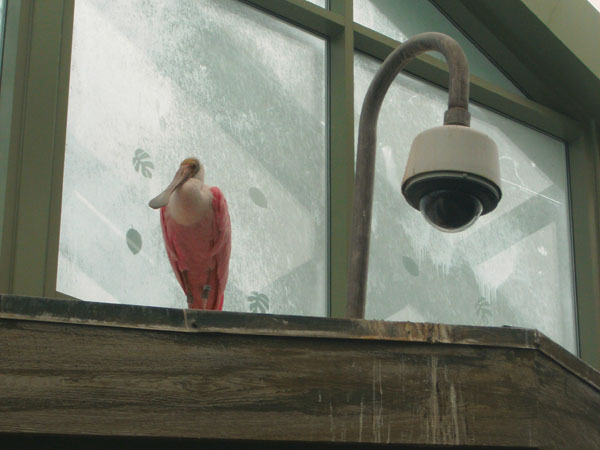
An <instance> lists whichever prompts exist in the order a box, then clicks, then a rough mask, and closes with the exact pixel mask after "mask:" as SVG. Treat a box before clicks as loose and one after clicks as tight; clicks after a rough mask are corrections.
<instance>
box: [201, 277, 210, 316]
mask: <svg viewBox="0 0 600 450" xmlns="http://www.w3.org/2000/svg"><path fill="white" fill-rule="evenodd" d="M209 283H210V270H209V271H208V277H207V279H206V284H205V285H204V287H203V288H202V309H206V306H207V305H206V304H207V302H208V296H209V294H210V284H209Z"/></svg>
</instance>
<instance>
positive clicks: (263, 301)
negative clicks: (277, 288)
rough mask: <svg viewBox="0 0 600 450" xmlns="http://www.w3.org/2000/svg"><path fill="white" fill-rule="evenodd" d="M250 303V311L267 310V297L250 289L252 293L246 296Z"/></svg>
mask: <svg viewBox="0 0 600 450" xmlns="http://www.w3.org/2000/svg"><path fill="white" fill-rule="evenodd" d="M248 302H249V303H250V311H251V312H253V313H263V314H264V313H266V312H267V311H268V310H269V298H268V297H267V296H266V295H265V294H261V293H259V292H256V291H252V295H249V296H248Z"/></svg>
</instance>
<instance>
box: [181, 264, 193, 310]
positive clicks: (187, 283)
mask: <svg viewBox="0 0 600 450" xmlns="http://www.w3.org/2000/svg"><path fill="white" fill-rule="evenodd" d="M182 274H183V284H184V286H185V292H186V295H187V304H188V309H191V308H192V303H193V302H194V297H193V296H192V286H190V280H189V278H188V271H187V270H184V271H183V272H182Z"/></svg>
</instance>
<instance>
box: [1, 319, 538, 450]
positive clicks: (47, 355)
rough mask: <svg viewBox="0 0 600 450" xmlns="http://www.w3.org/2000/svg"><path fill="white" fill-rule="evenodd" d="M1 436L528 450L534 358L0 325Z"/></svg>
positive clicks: (367, 344)
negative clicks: (512, 449)
mask: <svg viewBox="0 0 600 450" xmlns="http://www.w3.org/2000/svg"><path fill="white" fill-rule="evenodd" d="M0 345H1V347H2V349H3V358H2V360H1V361H0V388H1V389H0V414H1V416H2V420H0V432H13V433H14V432H19V433H59V434H75V435H78V434H92V435H123V436H132V435H133V436H136V435H138V436H163V437H168V436H171V437H175V436H176V437H188V438H208V439H267V440H306V441H315V442H324V441H343V442H371V443H378V442H389V443H414V444H463V445H464V444H471V445H521V446H529V445H531V444H532V437H531V434H530V430H531V429H533V426H534V421H535V417H536V410H535V407H536V402H535V394H534V389H533V388H534V382H535V372H534V358H533V357H534V353H533V352H529V351H527V350H523V349H502V350H495V351H493V352H490V351H489V350H488V349H485V348H468V347H454V346H442V345H435V344H432V345H423V344H411V343H393V342H378V341H356V340H343V339H341V340H330V339H310V338H287V337H264V336H239V335H221V334H190V333H173V332H160V331H149V330H133V329H123V328H102V327H94V326H78V325H68V324H57V323H43V322H26V321H15V320H12V321H11V320H2V321H0Z"/></svg>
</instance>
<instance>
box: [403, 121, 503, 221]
mask: <svg viewBox="0 0 600 450" xmlns="http://www.w3.org/2000/svg"><path fill="white" fill-rule="evenodd" d="M402 193H403V194H404V197H405V198H406V200H407V201H408V203H409V204H410V205H411V206H412V207H413V208H415V209H418V210H420V211H421V213H422V214H423V215H424V216H425V218H426V219H427V221H428V222H429V223H431V224H432V225H433V226H434V227H436V228H438V229H440V230H442V231H446V232H456V231H461V230H464V229H465V228H468V227H469V226H471V225H472V224H473V223H474V222H475V221H476V220H477V218H478V217H479V216H480V215H483V214H487V213H488V212H490V211H493V210H494V209H495V208H496V205H498V202H499V201H500V198H501V197H502V191H501V189H500V167H499V162H498V148H497V147H496V144H495V143H494V141H492V140H491V139H490V138H489V137H488V136H486V135H485V134H483V133H481V132H479V131H476V130H473V129H471V128H469V127H465V126H460V125H443V126H439V127H435V128H431V129H429V130H426V131H424V132H422V133H420V134H419V135H417V137H416V138H415V140H414V141H413V144H412V146H411V150H410V155H409V157H408V162H407V165H406V171H405V173H404V179H403V180H402Z"/></svg>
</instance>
